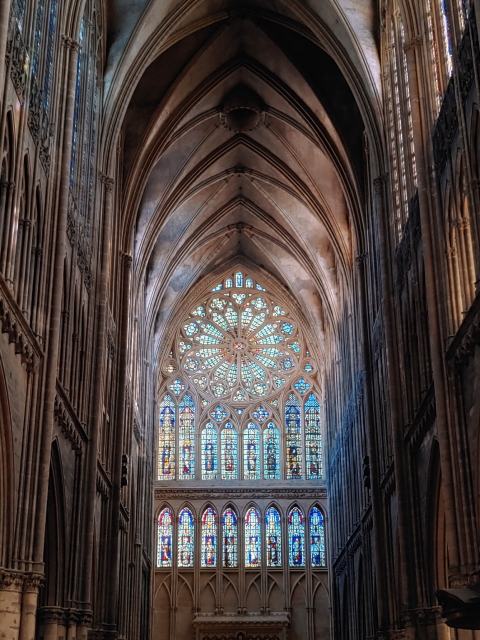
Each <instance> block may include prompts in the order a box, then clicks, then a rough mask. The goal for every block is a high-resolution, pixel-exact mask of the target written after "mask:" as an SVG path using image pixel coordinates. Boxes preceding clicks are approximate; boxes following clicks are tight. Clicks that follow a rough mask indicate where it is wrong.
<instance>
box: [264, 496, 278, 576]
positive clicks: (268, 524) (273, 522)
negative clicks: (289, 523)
mask: <svg viewBox="0 0 480 640" xmlns="http://www.w3.org/2000/svg"><path fill="white" fill-rule="evenodd" d="M265 544H266V548H267V567H281V566H282V531H281V524H280V514H279V513H278V511H277V510H276V509H274V508H273V507H270V509H269V510H268V511H267V515H266V516H265Z"/></svg>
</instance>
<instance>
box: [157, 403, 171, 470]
mask: <svg viewBox="0 0 480 640" xmlns="http://www.w3.org/2000/svg"><path fill="white" fill-rule="evenodd" d="M174 478H175V403H174V402H173V400H172V398H171V397H170V396H169V395H166V396H165V398H164V399H163V402H161V403H160V427H159V449H158V479H159V480H173V479H174Z"/></svg>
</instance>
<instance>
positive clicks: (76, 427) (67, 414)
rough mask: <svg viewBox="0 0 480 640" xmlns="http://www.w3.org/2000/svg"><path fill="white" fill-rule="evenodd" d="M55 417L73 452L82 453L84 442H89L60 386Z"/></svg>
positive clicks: (56, 399) (55, 406) (56, 398)
mask: <svg viewBox="0 0 480 640" xmlns="http://www.w3.org/2000/svg"><path fill="white" fill-rule="evenodd" d="M54 416H55V421H56V423H57V424H58V426H59V427H60V429H61V430H62V433H63V435H64V436H65V438H66V439H67V440H68V441H69V442H70V444H71V447H72V449H73V451H81V449H82V441H86V440H87V437H86V434H85V432H84V430H83V428H82V426H81V424H80V422H79V421H78V418H77V416H76V415H75V412H74V410H73V408H72V407H71V406H70V403H69V402H68V400H67V398H66V396H65V394H64V393H63V392H62V390H61V389H58V384H57V394H56V396H55V405H54Z"/></svg>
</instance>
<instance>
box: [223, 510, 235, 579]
mask: <svg viewBox="0 0 480 640" xmlns="http://www.w3.org/2000/svg"><path fill="white" fill-rule="evenodd" d="M222 524H223V532H222V533H223V550H222V551H223V566H224V567H226V568H233V567H236V566H237V546H238V532H237V516H236V515H235V511H233V509H225V511H224V513H223V523H222Z"/></svg>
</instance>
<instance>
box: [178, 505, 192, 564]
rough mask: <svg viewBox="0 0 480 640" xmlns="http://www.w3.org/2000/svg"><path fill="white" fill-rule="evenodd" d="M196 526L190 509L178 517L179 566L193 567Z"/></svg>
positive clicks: (184, 510) (183, 511)
mask: <svg viewBox="0 0 480 640" xmlns="http://www.w3.org/2000/svg"><path fill="white" fill-rule="evenodd" d="M193 542H194V526H193V516H192V512H191V511H190V509H187V508H185V509H183V510H182V511H181V513H180V516H179V517H178V566H179V567H193Z"/></svg>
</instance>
